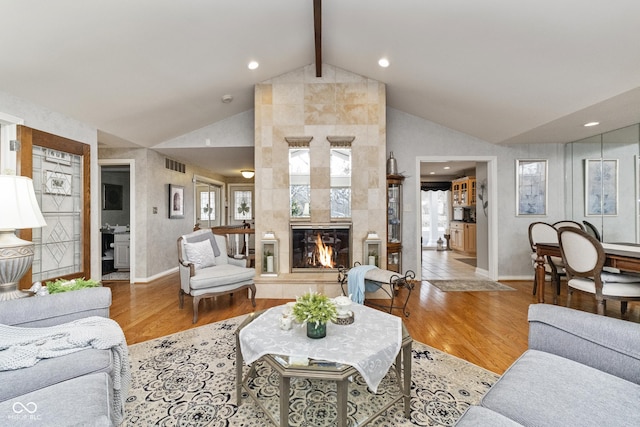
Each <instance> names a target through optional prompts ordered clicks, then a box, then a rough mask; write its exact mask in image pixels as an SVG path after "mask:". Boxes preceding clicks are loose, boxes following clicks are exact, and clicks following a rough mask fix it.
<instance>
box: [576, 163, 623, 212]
mask: <svg viewBox="0 0 640 427" xmlns="http://www.w3.org/2000/svg"><path fill="white" fill-rule="evenodd" d="M584 211H585V215H586V216H616V215H618V160H617V159H613V160H604V159H585V161H584Z"/></svg>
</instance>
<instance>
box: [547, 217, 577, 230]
mask: <svg viewBox="0 0 640 427" xmlns="http://www.w3.org/2000/svg"><path fill="white" fill-rule="evenodd" d="M552 225H553V226H554V227H555V228H556V230H557V229H559V228H560V227H574V228H579V229H580V230H584V226H583V225H582V224H580V223H579V222H578V221H572V220H569V219H565V220H562V221H558V222H554V223H553V224H552Z"/></svg>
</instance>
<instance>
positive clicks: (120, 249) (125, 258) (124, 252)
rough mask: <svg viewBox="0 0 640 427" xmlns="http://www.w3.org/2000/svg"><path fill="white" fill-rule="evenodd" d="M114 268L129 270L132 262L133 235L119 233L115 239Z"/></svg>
mask: <svg viewBox="0 0 640 427" xmlns="http://www.w3.org/2000/svg"><path fill="white" fill-rule="evenodd" d="M113 240H114V241H113V267H114V268H115V269H116V270H127V269H129V265H130V262H131V248H130V243H131V235H130V233H118V234H115V235H114V237H113Z"/></svg>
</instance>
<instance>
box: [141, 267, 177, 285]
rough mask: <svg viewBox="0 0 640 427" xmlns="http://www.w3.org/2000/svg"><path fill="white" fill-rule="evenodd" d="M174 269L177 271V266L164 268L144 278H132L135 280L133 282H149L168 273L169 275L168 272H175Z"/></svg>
mask: <svg viewBox="0 0 640 427" xmlns="http://www.w3.org/2000/svg"><path fill="white" fill-rule="evenodd" d="M176 271H178V267H174V268H171V269H169V270H165V271H163V272H161V273H158V274H154V275H153V276H150V277H144V278H138V277H136V279H135V280H134V282H135V283H149V282H151V281H153V280H156V279H160V278H161V277H164V276H168V275H170V274H173V273H175V272H176Z"/></svg>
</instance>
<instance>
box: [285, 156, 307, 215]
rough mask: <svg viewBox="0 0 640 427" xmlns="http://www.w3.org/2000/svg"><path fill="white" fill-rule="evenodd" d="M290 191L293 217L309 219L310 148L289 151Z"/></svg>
mask: <svg viewBox="0 0 640 427" xmlns="http://www.w3.org/2000/svg"><path fill="white" fill-rule="evenodd" d="M289 189H290V204H291V206H290V207H291V217H294V218H295V217H298V218H303V217H309V216H310V211H309V206H310V204H311V163H310V157H309V149H308V148H290V149H289Z"/></svg>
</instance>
